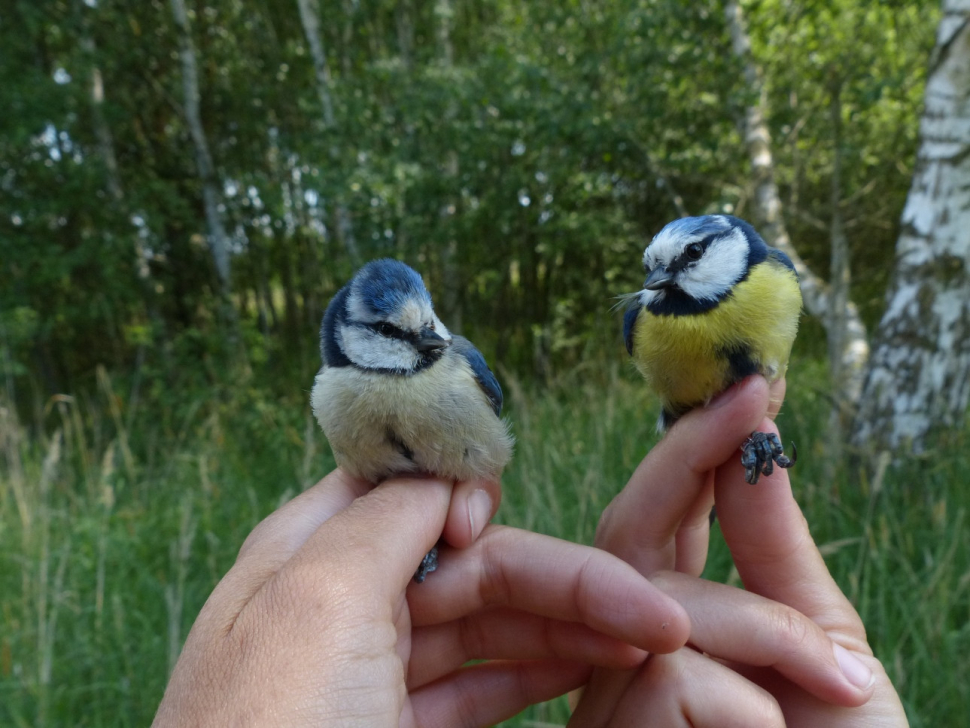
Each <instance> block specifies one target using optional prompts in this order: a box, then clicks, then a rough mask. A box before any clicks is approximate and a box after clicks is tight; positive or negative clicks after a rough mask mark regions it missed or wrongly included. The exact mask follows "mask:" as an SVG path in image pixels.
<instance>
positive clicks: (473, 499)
mask: <svg viewBox="0 0 970 728" xmlns="http://www.w3.org/2000/svg"><path fill="white" fill-rule="evenodd" d="M491 517H492V499H491V498H490V497H489V495H488V492H487V491H484V490H482V489H481V488H479V489H478V490H476V491H475V492H474V493H472V494H471V496H470V497H469V498H468V523H469V525H470V526H471V531H472V541H474V540H475V539H476V538H478V536H479V534H481V532H482V529H484V528H485V524H487V523H488V519H489V518H491Z"/></svg>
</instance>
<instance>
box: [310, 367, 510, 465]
mask: <svg viewBox="0 0 970 728" xmlns="http://www.w3.org/2000/svg"><path fill="white" fill-rule="evenodd" d="M311 403H312V406H313V412H314V414H315V415H316V417H317V420H318V421H319V422H320V425H321V427H322V428H323V431H324V433H325V434H326V436H327V439H328V440H329V442H330V445H331V447H332V449H333V451H334V456H335V457H336V459H337V463H338V464H339V465H341V466H342V467H343V468H344V469H346V470H348V471H349V472H351V473H353V474H355V475H358V476H361V477H364V478H366V479H367V480H371V481H373V482H379V481H380V480H383V479H384V478H387V477H389V476H391V475H395V474H404V473H410V472H424V473H431V474H434V475H438V476H441V477H445V478H454V479H458V480H466V479H469V478H473V477H476V476H482V477H497V476H498V475H499V474H500V473H501V471H502V469H503V468H504V467H505V465H506V463H507V462H508V460H509V458H510V457H511V453H512V438H511V436H510V435H509V433H508V426H507V425H506V424H505V423H504V422H503V421H502V420H500V419H499V418H498V417H496V416H495V413H494V412H493V411H492V409H491V406H490V405H489V404H488V402H487V400H486V398H485V396H484V393H482V391H481V389H480V388H479V387H478V384H477V382H476V381H475V380H474V377H473V375H472V374H471V372H470V370H467V371H466V370H465V369H462V368H461V367H449V368H445V367H438V366H431V367H429V368H428V369H426V370H423V371H421V372H419V373H417V374H413V375H410V376H397V375H387V374H379V373H371V372H366V371H362V370H359V369H355V368H353V367H339V368H325V369H323V370H321V372H320V373H319V374H318V375H317V378H316V381H315V383H314V387H313V392H312V394H311Z"/></svg>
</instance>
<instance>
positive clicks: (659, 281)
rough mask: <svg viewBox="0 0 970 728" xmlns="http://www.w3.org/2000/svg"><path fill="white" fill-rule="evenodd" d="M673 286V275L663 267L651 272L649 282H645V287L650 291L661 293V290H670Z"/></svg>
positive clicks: (648, 277)
mask: <svg viewBox="0 0 970 728" xmlns="http://www.w3.org/2000/svg"><path fill="white" fill-rule="evenodd" d="M673 284H674V277H673V275H671V274H670V273H669V272H668V271H667V269H666V268H664V267H663V266H659V267H657V268H654V269H653V270H652V271H650V275H648V276H647V280H645V281H644V282H643V287H644V288H645V289H647V290H648V291H659V290H660V289H661V288H670V287H671V286H672V285H673Z"/></svg>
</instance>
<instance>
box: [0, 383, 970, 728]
mask: <svg viewBox="0 0 970 728" xmlns="http://www.w3.org/2000/svg"><path fill="white" fill-rule="evenodd" d="M789 381H790V383H791V385H792V386H791V387H790V388H789V398H788V402H787V403H786V407H785V411H784V412H783V414H782V417H781V418H780V421H781V426H782V429H783V431H784V432H785V434H786V439H793V440H795V441H796V442H797V443H798V444H799V453H800V461H799V465H798V467H797V468H796V470H795V471H794V473H795V475H794V478H795V487H796V493H797V496H798V498H799V500H800V502H801V504H802V507H803V509H804V510H805V513H806V516H807V517H808V520H809V522H810V524H811V525H812V531H813V533H814V535H815V538H816V540H817V541H818V542H819V543H820V544H821V545H822V548H823V552H824V553H825V554H826V559H827V562H828V564H829V566H830V568H831V569H832V571H833V573H834V575H835V576H836V579H837V580H838V582H839V584H840V585H841V586H842V587H843V589H844V590H845V591H846V593H847V594H848V595H849V597H850V598H851V599H852V601H853V603H854V604H856V605H857V607H858V609H859V610H860V612H861V613H862V616H863V618H864V620H865V622H866V625H867V628H868V630H869V636H870V640H871V642H872V644H873V647H874V649H875V650H876V654H877V655H878V656H879V657H880V658H882V660H883V661H884V663H885V664H886V665H887V668H888V670H889V672H890V675H891V676H892V678H893V680H894V682H895V684H896V686H897V687H898V689H899V691H900V693H901V695H902V697H903V700H904V703H905V705H906V707H907V710H908V712H909V715H910V720H911V722H912V724H913V725H914V726H930V725H958V724H961V723H962V722H963V721H964V720H965V718H966V715H968V714H970V685H968V683H967V682H966V680H965V679H964V678H963V676H962V673H963V672H964V671H963V670H962V669H961V668H960V666H961V665H966V662H967V661H966V655H967V654H968V652H970V594H968V590H970V530H968V529H967V518H968V513H967V506H968V503H970V494H968V492H967V490H966V488H965V484H966V483H967V482H970V462H968V457H967V455H966V454H965V453H966V452H967V451H968V450H970V448H968V447H967V444H968V443H967V440H968V434H967V432H963V433H955V434H953V433H951V436H950V437H949V438H948V439H947V440H945V441H941V445H940V447H939V448H938V449H937V450H936V451H935V452H934V453H932V455H928V456H924V457H922V458H920V459H918V460H915V459H914V460H909V461H906V462H903V463H901V464H900V465H898V466H893V467H891V468H888V469H885V470H884V471H882V472H880V473H877V475H876V476H874V477H871V478H870V477H867V476H866V475H865V474H864V473H863V471H862V468H861V467H860V466H859V465H858V464H855V463H853V462H851V461H849V462H845V463H835V464H834V467H832V466H831V465H832V464H827V463H826V458H825V454H824V452H823V451H822V450H821V446H820V443H822V442H823V432H824V429H825V423H826V418H827V407H828V405H827V400H826V398H825V396H824V394H823V392H824V381H825V380H824V374H823V373H822V372H821V371H820V369H819V368H818V367H817V366H815V365H811V364H808V365H805V364H803V365H802V367H801V369H800V370H796V371H793V372H792V373H791V375H790V377H789ZM504 383H505V386H506V393H507V400H508V402H509V413H510V417H511V418H512V420H513V424H514V427H515V432H516V435H517V438H518V443H519V444H518V447H517V452H516V457H515V459H514V461H513V464H512V465H511V466H510V469H509V470H508V472H507V474H506V478H505V485H504V488H505V501H504V502H503V505H502V509H501V511H500V520H502V521H503V522H505V523H510V524H514V525H518V526H522V527H525V528H530V529H533V530H537V531H541V532H544V533H549V534H553V535H557V536H561V537H563V538H567V539H570V540H574V541H581V542H587V543H588V542H590V541H591V540H592V536H593V532H594V529H595V526H596V522H597V518H598V514H599V513H600V511H601V510H602V509H603V507H604V506H605V505H606V504H607V503H608V502H609V501H610V499H611V498H612V497H613V495H614V494H615V493H616V492H617V491H618V490H619V489H620V488H621V487H622V486H623V484H624V483H625V481H626V479H627V477H628V476H629V473H630V472H632V469H633V468H634V466H635V465H636V463H637V462H638V461H639V460H640V458H642V456H643V455H644V454H645V453H646V452H647V450H648V449H649V447H650V446H651V444H652V443H653V442H654V441H655V438H656V436H655V435H654V433H653V422H654V410H653V404H652V403H651V401H650V399H649V397H648V395H647V394H646V393H645V391H644V388H643V386H642V384H641V383H640V382H638V381H636V380H635V378H634V377H632V376H628V372H626V371H625V370H614V371H612V372H607V373H605V374H604V373H602V372H598V373H595V374H594V371H593V370H590V371H585V372H584V371H580V372H576V373H573V374H571V375H570V376H569V378H568V379H567V380H564V381H561V382H559V383H555V384H553V385H551V386H548V387H546V388H544V389H543V390H541V391H540V390H538V389H537V388H535V387H532V386H527V385H523V384H520V383H518V382H516V381H515V380H514V379H512V378H510V377H504ZM308 386H309V380H308V382H307V387H308ZM305 388H306V387H304V388H303V389H305ZM331 467H332V460H331V458H330V455H329V450H328V449H327V446H326V443H325V441H323V438H322V435H320V434H319V432H318V430H317V428H316V425H315V424H314V423H313V421H312V419H311V418H310V416H309V412H308V409H307V406H306V402H305V392H303V391H299V389H298V391H296V392H293V394H292V395H291V396H290V397H284V398H278V397H274V396H271V395H269V394H268V393H267V391H266V390H264V389H261V388H259V387H256V386H254V385H253V384H252V382H250V381H248V380H244V381H242V383H237V384H235V385H234V386H233V388H232V391H231V393H227V392H212V393H210V394H208V395H207V396H206V397H204V398H203V397H196V398H194V399H193V398H192V397H190V396H189V395H185V397H183V398H181V399H180V400H179V401H178V402H177V404H176V405H173V406H172V407H170V408H161V409H160V410H159V411H156V412H147V411H143V410H141V411H131V410H130V409H127V408H126V406H125V403H124V402H123V399H122V397H120V396H119V394H118V393H117V392H116V391H115V388H114V387H113V385H112V382H111V380H110V378H109V377H108V375H107V374H106V373H104V372H101V373H100V375H99V378H98V388H97V391H96V392H94V393H93V394H91V395H90V397H88V398H80V397H79V398H68V397H60V398H57V399H56V400H55V401H52V402H49V403H46V409H45V410H44V411H42V412H40V413H39V414H38V415H37V422H32V423H30V424H29V425H28V424H24V423H21V422H19V421H18V420H17V417H16V416H15V414H14V413H13V411H12V410H11V409H10V408H9V407H6V406H4V404H3V403H2V402H0V554H2V556H0V620H2V621H0V624H2V625H3V626H2V631H0V725H4V726H8V725H9V726H61V725H78V726H135V725H139V726H143V725H147V724H148V723H149V722H150V721H151V718H152V716H153V714H154V711H155V708H156V706H157V704H158V701H159V699H160V697H161V694H162V691H163V689H164V686H165V682H166V679H167V675H168V673H169V671H170V669H171V666H172V665H173V663H174V660H175V658H176V657H177V655H178V650H179V648H180V646H181V643H182V640H183V639H184V637H185V634H186V633H187V631H188V628H189V627H190V626H191V624H192V622H193V620H194V618H195V616H196V614H197V613H198V610H199V609H200V607H201V605H202V604H203V602H204V601H205V599H206V597H207V596H208V594H209V592H210V591H211V589H212V587H213V585H214V584H215V583H216V582H217V581H218V579H219V577H220V576H221V575H222V574H223V573H224V572H225V570H226V569H227V568H228V567H229V565H230V564H231V563H232V561H233V559H234V557H235V553H236V550H237V549H238V547H239V545H240V544H241V543H242V541H243V539H244V538H245V535H246V534H247V533H248V532H249V531H250V530H251V529H252V527H253V526H254V525H255V524H256V523H257V522H258V521H259V520H260V519H262V518H263V517H264V516H265V515H267V514H268V513H269V512H270V511H272V510H273V509H274V508H276V507H277V506H278V505H279V504H280V503H282V502H284V501H285V500H287V499H288V498H290V497H292V495H293V494H295V493H296V492H299V491H300V490H301V489H303V488H304V487H306V486H307V485H309V484H311V483H312V482H315V480H316V479H317V478H318V477H319V476H321V475H322V474H324V473H326V472H327V471H328V470H329V469H330V468H331ZM833 471H834V476H833V475H832V472H833ZM708 574H709V575H710V576H711V578H716V579H720V580H724V579H727V578H729V576H730V562H729V559H728V557H727V554H726V550H725V549H724V548H723V544H722V543H721V542H720V540H719V539H718V538H717V537H716V536H715V538H714V539H713V541H712V552H711V557H710V559H709V563H708ZM566 717H567V714H566V709H565V706H564V705H563V703H562V702H561V701H553V702H552V703H549V704H546V705H542V706H536V707H534V708H532V709H530V710H529V711H527V712H526V713H525V714H523V715H522V716H520V717H518V718H516V719H514V720H511V721H508V723H507V724H506V725H508V726H523V727H524V726H539V725H547V724H552V725H562V724H564V723H565V721H566Z"/></svg>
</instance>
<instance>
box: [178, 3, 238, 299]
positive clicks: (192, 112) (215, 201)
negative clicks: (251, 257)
mask: <svg viewBox="0 0 970 728" xmlns="http://www.w3.org/2000/svg"><path fill="white" fill-rule="evenodd" d="M171 2H172V13H173V14H174V16H175V24H176V25H177V26H178V43H179V58H180V60H181V62H182V91H183V93H184V95H185V110H184V114H185V123H186V124H187V125H188V127H189V134H190V136H191V137H192V144H193V146H194V147H195V163H196V167H197V168H198V172H199V178H200V179H201V180H202V202H203V207H204V209H205V218H206V225H207V227H208V231H209V235H208V241H209V250H210V252H211V253H212V259H213V260H214V261H215V266H216V273H217V274H218V276H219V284H220V286H221V289H222V295H223V297H225V298H227V299H228V296H229V294H230V293H231V291H232V283H231V275H230V262H229V240H228V237H227V236H226V230H225V227H224V226H223V224H222V214H221V213H220V211H219V208H220V207H221V206H222V192H221V191H220V189H219V179H218V178H217V176H216V171H215V165H213V163H212V155H211V154H210V153H209V143H208V141H207V139H206V136H205V130H204V129H203V127H202V113H201V110H200V108H199V74H198V67H197V63H196V53H195V44H194V43H193V42H192V31H191V28H190V27H189V17H188V14H187V13H186V11H185V1H184V0H171Z"/></svg>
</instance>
